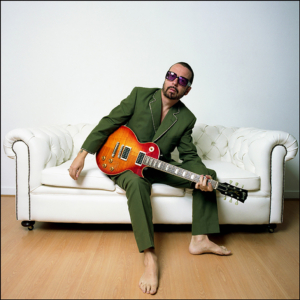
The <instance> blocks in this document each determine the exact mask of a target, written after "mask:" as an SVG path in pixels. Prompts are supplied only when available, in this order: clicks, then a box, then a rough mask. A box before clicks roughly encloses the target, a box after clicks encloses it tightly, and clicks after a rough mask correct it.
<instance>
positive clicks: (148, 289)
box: [146, 284, 151, 294]
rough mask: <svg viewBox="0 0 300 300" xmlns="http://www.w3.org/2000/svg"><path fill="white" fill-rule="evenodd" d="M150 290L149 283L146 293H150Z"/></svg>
mask: <svg viewBox="0 0 300 300" xmlns="http://www.w3.org/2000/svg"><path fill="white" fill-rule="evenodd" d="M150 290H151V286H150V285H149V284H148V285H147V288H146V293H147V294H150Z"/></svg>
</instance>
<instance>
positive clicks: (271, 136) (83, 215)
mask: <svg viewBox="0 0 300 300" xmlns="http://www.w3.org/2000/svg"><path fill="white" fill-rule="evenodd" d="M95 125H96V124H77V125H61V126H43V127H40V128H27V129H25V128H20V129H15V130H12V131H10V132H9V133H8V134H7V135H6V137H5V141H4V149H5V153H6V155H7V156H8V157H10V158H13V159H15V160H16V218H17V220H21V221H23V222H22V225H23V226H27V227H28V228H29V229H33V224H34V222H35V221H42V222H70V223H130V217H129V212H128V208H127V199H126V196H125V192H124V191H123V190H122V189H121V188H120V187H118V186H116V185H115V184H114V182H113V181H111V180H110V179H109V178H108V177H107V176H106V175H105V174H104V173H102V172H101V171H100V170H99V169H98V167H97V165H96V161H95V155H90V154H88V156H87V158H86V163H85V168H84V169H83V171H82V173H81V175H80V177H79V179H78V181H74V180H73V179H72V178H71V177H70V176H69V172H68V169H69V166H70V164H71V163H72V161H73V159H74V158H75V157H76V155H77V153H78V151H79V149H80V147H81V145H82V143H83V141H84V140H85V138H86V137H87V136H88V134H89V133H90V131H91V130H92V129H93V128H94V127H95ZM193 139H194V143H195V145H196V147H197V149H198V153H199V155H200V157H201V158H202V159H203V162H204V163H205V165H206V166H207V167H208V168H211V169H214V170H215V171H216V172H217V177H218V180H219V181H220V182H228V183H230V182H231V181H232V184H233V185H236V184H238V186H239V187H242V186H244V187H243V188H244V189H247V190H248V191H249V192H248V198H247V200H246V201H245V203H241V202H237V201H236V200H234V199H230V197H226V198H225V197H224V196H223V195H222V194H220V193H219V192H217V200H218V212H219V222H220V224H266V225H268V226H269V230H270V231H271V232H272V231H273V230H274V228H275V227H276V224H278V223H281V222H283V218H282V216H283V205H284V196H283V195H284V173H285V161H288V160H290V159H292V158H294V157H295V156H296V154H297V151H298V143H297V141H296V139H295V138H294V137H293V136H291V135H290V134H288V133H285V132H282V131H270V130H262V129H257V128H226V127H223V126H209V125H206V124H197V125H196V127H195V129H194V131H193ZM173 158H174V159H175V160H178V152H176V151H175V152H174V153H173ZM151 201H152V207H153V222H154V223H155V224H168V223H169V224H191V222H192V194H191V190H184V189H180V188H174V187H170V186H166V185H162V184H154V185H153V186H152V196H151ZM170 203H171V204H172V205H170ZM236 204H238V205H236Z"/></svg>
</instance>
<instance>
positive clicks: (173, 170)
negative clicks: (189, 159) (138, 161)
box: [142, 155, 218, 189]
mask: <svg viewBox="0 0 300 300" xmlns="http://www.w3.org/2000/svg"><path fill="white" fill-rule="evenodd" d="M142 163H143V164H144V165H146V166H149V167H151V168H154V169H157V170H160V171H163V172H165V173H169V174H172V175H175V176H177V177H181V178H184V179H187V180H189V181H192V182H195V183H197V182H199V180H200V175H199V174H196V173H193V172H190V171H187V170H185V169H182V168H179V167H177V166H174V165H171V164H168V163H166V162H164V161H162V160H159V159H155V158H152V157H149V156H147V155H145V157H144V159H143V162H142ZM207 181H208V182H210V183H211V185H212V187H213V188H214V189H216V188H217V187H218V181H215V180H213V179H207Z"/></svg>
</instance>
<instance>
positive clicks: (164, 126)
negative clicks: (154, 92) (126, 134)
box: [152, 96, 180, 142]
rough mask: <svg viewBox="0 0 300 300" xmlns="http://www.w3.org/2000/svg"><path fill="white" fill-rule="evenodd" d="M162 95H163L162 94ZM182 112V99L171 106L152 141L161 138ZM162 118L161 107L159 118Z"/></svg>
mask: <svg viewBox="0 0 300 300" xmlns="http://www.w3.org/2000/svg"><path fill="white" fill-rule="evenodd" d="M160 97H161V96H160ZM179 112H180V101H179V102H177V103H176V104H175V105H174V106H172V107H171V108H170V110H169V111H168V113H167V115H166V116H165V118H164V120H163V121H162V123H161V124H160V126H159V128H158V130H157V131H156V133H155V135H154V137H153V139H152V142H156V141H157V140H158V139H160V138H161V137H162V136H163V135H164V134H165V133H166V132H168V130H169V129H170V128H171V127H172V126H173V125H174V124H175V123H176V122H177V116H176V115H177V114H179ZM160 118H161V109H160V114H159V119H160Z"/></svg>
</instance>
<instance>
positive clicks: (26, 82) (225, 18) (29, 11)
mask: <svg viewBox="0 0 300 300" xmlns="http://www.w3.org/2000/svg"><path fill="white" fill-rule="evenodd" d="M178 61H186V62H188V63H189V64H190V65H191V66H192V67H193V69H194V72H195V79H194V83H193V89H192V91H191V92H190V94H189V95H188V96H187V97H186V98H183V101H184V102H185V103H186V104H187V105H188V107H190V108H191V109H192V110H193V111H194V112H195V115H196V116H197V118H198V122H201V123H207V124H210V125H218V124H219V125H224V126H236V127H257V128H263V129H271V130H282V131H286V132H288V133H290V134H292V135H293V136H294V137H295V138H297V140H298V141H299V115H298V113H299V2H289V1H287V2H285V1H282V2H260V1H254V2H243V1H241V2H239V1H237V2H235V1H233V2H185V1H184V2H177V1H175V2H171V1H167V2H151V1H150V2H135V1H133V2H114V1H113V2H102V1H99V2H59V1H49V2H48V1H45V2H43V1H38V2H35V1H32V2H23V1H22V2H6V1H2V2H1V73H2V74H1V75H2V76H1V79H2V82H1V96H2V110H1V116H2V118H1V123H2V124H1V125H2V128H1V133H2V136H1V144H2V145H3V139H4V136H5V134H6V133H8V132H9V131H10V130H12V129H14V128H18V127H37V126H40V125H52V124H64V123H69V124H77V123H81V122H88V123H97V122H98V121H99V120H100V118H102V117H103V116H104V115H106V114H108V113H109V112H110V110H111V109H112V108H113V107H114V106H116V105H117V104H118V103H119V102H120V101H121V100H122V99H124V98H125V97H127V95H128V94H129V93H130V91H131V89H132V88H133V87H134V86H145V87H161V86H162V83H163V80H164V75H165V73H166V71H167V69H168V68H169V67H170V66H171V65H172V64H174V63H175V62H178ZM1 160H2V168H1V175H2V176H1V193H2V194H13V193H14V191H15V165H14V164H15V162H14V160H11V159H9V158H7V157H6V156H5V154H4V152H3V147H2V151H1ZM286 197H299V155H297V157H296V158H295V159H293V160H292V161H290V162H287V164H286Z"/></svg>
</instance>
